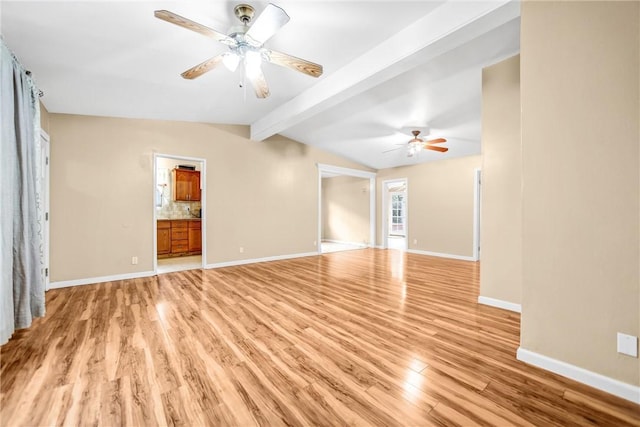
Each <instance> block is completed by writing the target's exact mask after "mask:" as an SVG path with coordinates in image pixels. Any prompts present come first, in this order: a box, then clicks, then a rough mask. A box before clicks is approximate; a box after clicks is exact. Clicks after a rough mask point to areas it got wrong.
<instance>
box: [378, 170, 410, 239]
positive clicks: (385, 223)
mask: <svg viewBox="0 0 640 427" xmlns="http://www.w3.org/2000/svg"><path fill="white" fill-rule="evenodd" d="M402 182H403V183H404V185H405V198H404V203H405V212H404V221H405V224H404V234H405V250H408V249H409V178H394V179H386V180H384V181H382V188H381V191H382V206H381V211H382V212H381V217H382V239H381V242H380V243H381V248H380V249H387V248H388V247H389V187H390V186H391V185H392V184H398V183H402Z"/></svg>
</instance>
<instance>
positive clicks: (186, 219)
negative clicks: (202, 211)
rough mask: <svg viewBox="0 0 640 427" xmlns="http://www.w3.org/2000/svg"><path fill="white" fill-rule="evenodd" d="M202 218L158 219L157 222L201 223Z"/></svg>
mask: <svg viewBox="0 0 640 427" xmlns="http://www.w3.org/2000/svg"><path fill="white" fill-rule="evenodd" d="M201 220H202V218H158V221H201Z"/></svg>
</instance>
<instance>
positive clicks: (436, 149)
mask: <svg viewBox="0 0 640 427" xmlns="http://www.w3.org/2000/svg"><path fill="white" fill-rule="evenodd" d="M424 149H425V150H433V151H439V152H441V153H446V152H447V151H449V149H448V148H447V147H438V146H436V145H425V146H424Z"/></svg>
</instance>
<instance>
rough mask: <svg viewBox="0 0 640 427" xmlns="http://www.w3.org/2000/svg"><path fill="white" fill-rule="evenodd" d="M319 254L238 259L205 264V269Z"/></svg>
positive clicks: (308, 253) (309, 253)
mask: <svg viewBox="0 0 640 427" xmlns="http://www.w3.org/2000/svg"><path fill="white" fill-rule="evenodd" d="M319 254H320V253H319V252H304V253H299V254H289V255H276V256H269V257H265V258H252V259H239V260H236V261H226V262H216V263H213V264H207V266H206V267H205V268H222V267H233V266H234V265H245V264H255V263H257V262H269V261H281V260H284V259H293V258H303V257H308V256H317V255H319Z"/></svg>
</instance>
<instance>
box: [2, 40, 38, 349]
mask: <svg viewBox="0 0 640 427" xmlns="http://www.w3.org/2000/svg"><path fill="white" fill-rule="evenodd" d="M0 45H1V46H0V126H1V133H0V138H1V139H0V150H1V151H0V223H1V226H0V244H1V245H2V246H1V247H0V260H1V262H0V279H1V280H2V281H1V282H0V344H4V343H5V342H7V340H8V339H9V338H10V337H11V335H12V334H13V332H14V331H15V330H16V329H20V328H26V327H28V326H30V325H31V321H32V320H33V318H34V317H40V316H43V315H44V275H43V269H44V261H43V250H42V248H43V237H42V236H43V232H42V230H43V222H42V220H43V213H42V210H43V207H42V203H41V201H42V197H41V180H40V177H41V173H40V172H41V168H42V165H41V164H40V162H41V160H40V159H41V156H40V103H39V96H38V93H39V91H38V89H37V88H36V86H35V84H34V82H33V81H32V79H31V77H30V76H28V75H27V73H26V72H25V70H24V68H22V66H21V65H20V63H19V62H18V60H17V59H16V58H15V56H14V55H13V54H12V52H11V51H10V50H9V49H8V48H7V46H6V45H5V44H4V40H2V39H1V38H0Z"/></svg>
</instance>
